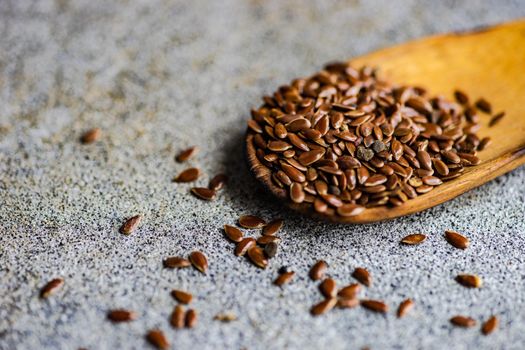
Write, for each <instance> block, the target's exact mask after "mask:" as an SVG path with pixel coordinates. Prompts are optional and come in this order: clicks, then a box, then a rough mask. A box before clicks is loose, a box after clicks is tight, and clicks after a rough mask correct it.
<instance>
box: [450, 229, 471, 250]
mask: <svg viewBox="0 0 525 350" xmlns="http://www.w3.org/2000/svg"><path fill="white" fill-rule="evenodd" d="M445 238H446V240H447V241H448V243H450V244H451V245H452V246H454V247H456V248H458V249H467V247H468V246H469V244H470V242H469V240H468V238H467V237H465V236H462V235H461V234H459V233H457V232H455V231H450V230H447V231H445Z"/></svg>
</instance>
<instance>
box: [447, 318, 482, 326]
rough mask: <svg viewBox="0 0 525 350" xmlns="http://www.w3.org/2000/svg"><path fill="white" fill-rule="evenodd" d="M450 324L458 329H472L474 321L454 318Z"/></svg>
mask: <svg viewBox="0 0 525 350" xmlns="http://www.w3.org/2000/svg"><path fill="white" fill-rule="evenodd" d="M450 322H451V323H452V324H453V325H455V326H458V327H465V328H468V327H474V326H475V325H476V320H474V319H473V318H470V317H467V316H461V315H459V316H454V317H452V318H451V319H450Z"/></svg>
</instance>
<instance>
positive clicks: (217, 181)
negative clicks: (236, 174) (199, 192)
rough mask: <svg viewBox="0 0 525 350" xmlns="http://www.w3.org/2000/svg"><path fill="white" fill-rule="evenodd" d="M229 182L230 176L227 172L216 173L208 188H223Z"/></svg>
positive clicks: (214, 189) (215, 189)
mask: <svg viewBox="0 0 525 350" xmlns="http://www.w3.org/2000/svg"><path fill="white" fill-rule="evenodd" d="M227 182H228V176H227V175H225V174H218V175H215V176H214V177H213V178H212V179H211V180H210V183H209V184H208V188H209V189H210V190H212V191H219V190H221V189H222V188H223V187H224V186H225V185H226V183H227Z"/></svg>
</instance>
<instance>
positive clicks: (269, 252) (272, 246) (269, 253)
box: [264, 236, 279, 259]
mask: <svg viewBox="0 0 525 350" xmlns="http://www.w3.org/2000/svg"><path fill="white" fill-rule="evenodd" d="M268 237H269V236H268ZM278 249H279V244H278V243H277V242H269V243H268V244H266V245H265V246H264V255H266V257H267V258H268V259H271V258H273V257H275V255H277V250H278Z"/></svg>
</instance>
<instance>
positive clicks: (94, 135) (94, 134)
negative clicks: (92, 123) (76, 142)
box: [80, 128, 102, 145]
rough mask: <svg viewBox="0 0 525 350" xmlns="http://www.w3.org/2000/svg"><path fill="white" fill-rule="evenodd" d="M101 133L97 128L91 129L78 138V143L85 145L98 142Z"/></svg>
mask: <svg viewBox="0 0 525 350" xmlns="http://www.w3.org/2000/svg"><path fill="white" fill-rule="evenodd" d="M101 133H102V131H101V130H100V129H99V128H93V129H91V130H88V131H86V132H85V133H84V134H82V136H81V137H80V142H82V143H83V144H85V145H87V144H90V143H93V142H96V141H98V139H100V135H101Z"/></svg>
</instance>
